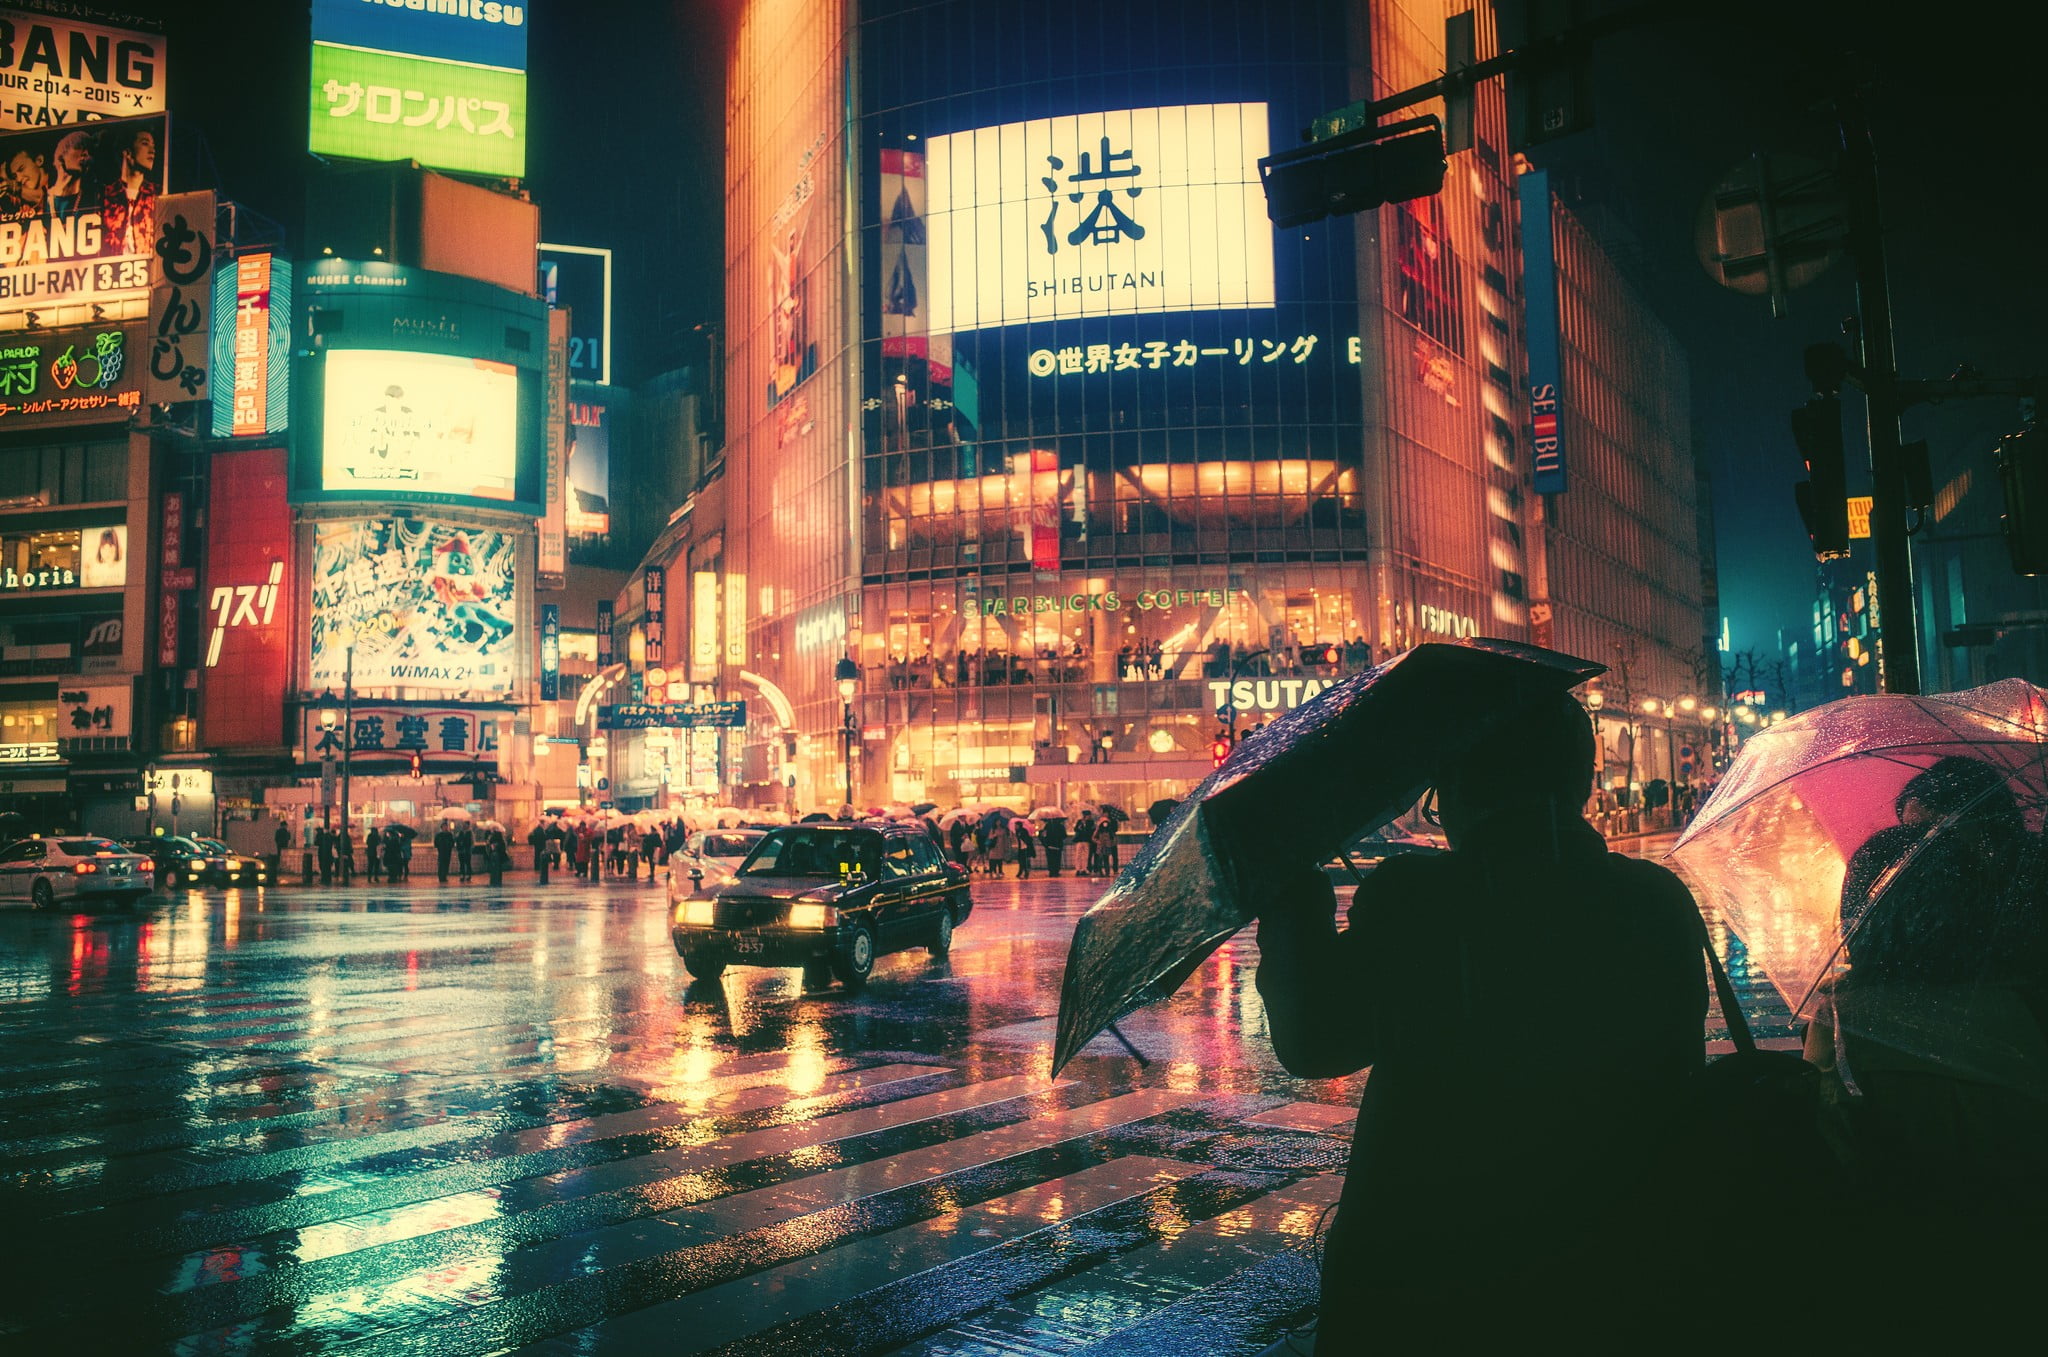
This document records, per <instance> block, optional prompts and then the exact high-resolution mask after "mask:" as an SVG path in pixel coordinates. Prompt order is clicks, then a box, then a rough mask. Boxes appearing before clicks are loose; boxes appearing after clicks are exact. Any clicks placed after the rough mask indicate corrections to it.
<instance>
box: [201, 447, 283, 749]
mask: <svg viewBox="0 0 2048 1357" xmlns="http://www.w3.org/2000/svg"><path fill="white" fill-rule="evenodd" d="M207 500H208V504H207V508H208V513H207V522H208V525H209V527H208V531H207V534H206V592H205V593H204V594H202V595H201V600H202V602H203V604H204V608H205V610H204V612H203V613H202V614H201V616H200V625H201V627H202V628H204V630H205V633H206V636H205V641H204V646H203V650H202V652H201V663H202V665H203V668H202V669H201V671H200V700H201V706H200V724H201V729H202V730H203V732H204V734H205V736H206V743H207V747H208V748H210V749H265V748H275V747H277V746H278V745H281V744H282V743H284V694H285V686H286V682H287V680H288V679H289V678H290V656H291V616H292V604H291V587H290V583H289V577H290V574H291V559H292V557H291V542H290V538H289V536H288V533H289V525H290V523H291V511H290V510H289V509H288V508H287V507H286V499H285V455H284V450H283V449H282V448H256V449H252V450H249V451H245V452H217V453H215V454H214V455H213V469H212V476H211V478H210V483H209V486H208V489H207Z"/></svg>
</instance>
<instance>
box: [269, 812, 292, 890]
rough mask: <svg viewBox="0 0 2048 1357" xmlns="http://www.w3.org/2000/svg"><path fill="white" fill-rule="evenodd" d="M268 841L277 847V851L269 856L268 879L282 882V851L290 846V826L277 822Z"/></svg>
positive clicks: (280, 821)
mask: <svg viewBox="0 0 2048 1357" xmlns="http://www.w3.org/2000/svg"><path fill="white" fill-rule="evenodd" d="M270 841H271V842H272V843H274V844H276V845H277V851H276V852H275V853H272V854H271V855H270V879H271V880H272V881H282V880H284V850H285V849H287V848H290V847H291V846H292V831H291V826H289V825H287V824H286V823H285V822H284V821H282V820H279V821H278V822H277V829H276V830H275V831H274V832H273V833H272V834H271V836H270Z"/></svg>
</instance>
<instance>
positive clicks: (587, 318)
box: [540, 241, 612, 385]
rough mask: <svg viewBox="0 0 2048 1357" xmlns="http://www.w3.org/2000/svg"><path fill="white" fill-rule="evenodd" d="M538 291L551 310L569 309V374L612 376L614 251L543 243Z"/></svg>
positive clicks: (606, 379) (605, 379)
mask: <svg viewBox="0 0 2048 1357" xmlns="http://www.w3.org/2000/svg"><path fill="white" fill-rule="evenodd" d="M540 293H541V296H542V298H543V299H545V300H546V302H547V304H548V309H549V310H551V311H567V312H568V313H569V315H570V319H571V320H572V322H573V326H572V328H571V329H570V332H569V375H570V376H571V377H573V378H575V379H576V380H578V381H585V382H600V383H603V384H605V385H609V384H610V383H611V380H612V252H611V251H610V250H606V249H599V248H597V247H594V246H590V245H550V244H548V243H547V242H545V241H543V242H541V247H540Z"/></svg>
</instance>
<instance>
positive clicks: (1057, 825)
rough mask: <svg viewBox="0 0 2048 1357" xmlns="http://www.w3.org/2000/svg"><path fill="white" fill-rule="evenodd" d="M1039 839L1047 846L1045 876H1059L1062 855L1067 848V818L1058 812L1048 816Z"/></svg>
mask: <svg viewBox="0 0 2048 1357" xmlns="http://www.w3.org/2000/svg"><path fill="white" fill-rule="evenodd" d="M1038 839H1039V842H1040V843H1042V844H1044V845H1045V874H1046V875H1047V876H1058V875H1059V874H1060V855H1061V854H1062V853H1064V852H1065V851H1066V847H1067V817H1066V816H1064V815H1062V814H1060V813H1059V812H1058V811H1054V812H1053V813H1052V814H1050V815H1047V816H1046V817H1045V828H1044V830H1042V831H1041V832H1040V834H1039V836H1038Z"/></svg>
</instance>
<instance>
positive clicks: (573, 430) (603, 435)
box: [568, 400, 612, 538]
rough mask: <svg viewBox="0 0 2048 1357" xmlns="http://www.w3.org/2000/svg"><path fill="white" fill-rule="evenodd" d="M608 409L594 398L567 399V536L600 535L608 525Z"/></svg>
mask: <svg viewBox="0 0 2048 1357" xmlns="http://www.w3.org/2000/svg"><path fill="white" fill-rule="evenodd" d="M608 415H609V412H608V411H607V410H606V409H605V407H604V406H603V405H601V404H599V403H598V402H596V401H579V400H572V401H570V402H569V514H568V528H569V535H570V536H571V537H583V538H589V537H603V536H604V535H605V534H606V533H608V532H610V531H611V528H612V514H611V493H612V473H611V434H610V430H609V428H608V427H607V424H608Z"/></svg>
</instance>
